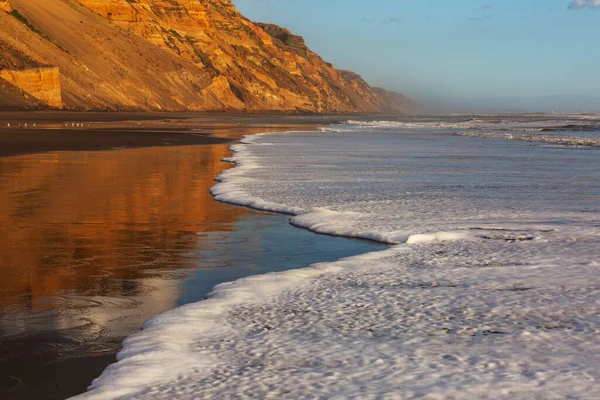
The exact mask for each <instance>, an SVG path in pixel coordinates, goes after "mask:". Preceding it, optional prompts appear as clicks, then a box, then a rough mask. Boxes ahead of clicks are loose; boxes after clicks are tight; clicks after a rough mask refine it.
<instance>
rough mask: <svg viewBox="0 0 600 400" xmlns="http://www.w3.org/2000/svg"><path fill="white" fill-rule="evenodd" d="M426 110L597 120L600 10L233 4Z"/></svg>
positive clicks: (512, 0)
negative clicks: (576, 114) (574, 115)
mask: <svg viewBox="0 0 600 400" xmlns="http://www.w3.org/2000/svg"><path fill="white" fill-rule="evenodd" d="M233 2H234V4H235V5H236V6H237V7H238V9H239V10H240V11H241V12H242V13H243V14H244V15H245V16H247V17H248V18H250V19H251V20H253V21H259V22H271V23H276V24H278V25H281V26H284V27H286V28H289V29H290V30H292V32H293V33H295V34H298V35H301V36H303V37H304V38H305V40H306V42H307V44H308V46H309V47H310V48H311V49H312V50H313V51H316V52H317V53H319V54H320V55H321V56H322V57H323V58H324V59H325V60H327V61H330V62H332V63H333V64H334V65H335V66H336V67H337V68H340V69H349V70H352V71H354V72H357V73H359V74H361V75H362V76H363V77H364V78H365V79H366V80H367V81H368V82H369V83H370V84H371V85H374V86H382V87H385V88H388V89H393V90H397V91H400V92H402V93H405V94H407V95H409V96H411V97H413V98H415V99H417V100H419V101H421V102H423V103H425V104H428V105H434V106H437V105H440V106H441V105H444V106H446V105H448V106H451V107H457V108H461V107H462V108H470V107H471V108H473V107H475V108H488V109H494V108H496V109H527V110H537V109H539V110H540V111H547V110H555V111H563V110H564V111H574V110H582V111H583V110H585V111H592V110H596V111H600V46H599V44H598V40H599V38H600V0H369V1H365V0H302V1H298V0H233Z"/></svg>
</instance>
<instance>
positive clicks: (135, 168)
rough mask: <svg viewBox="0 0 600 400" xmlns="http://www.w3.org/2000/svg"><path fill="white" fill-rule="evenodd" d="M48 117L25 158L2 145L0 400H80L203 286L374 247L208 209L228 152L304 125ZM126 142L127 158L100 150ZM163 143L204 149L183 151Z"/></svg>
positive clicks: (220, 207)
mask: <svg viewBox="0 0 600 400" xmlns="http://www.w3.org/2000/svg"><path fill="white" fill-rule="evenodd" d="M58 114H60V117H56V119H52V118H48V117H47V116H44V118H45V120H42V119H38V120H37V121H38V122H36V125H43V128H39V127H38V128H39V129H36V130H32V131H33V132H31V133H30V136H29V138H30V139H29V140H24V139H23V140H22V142H23V143H25V144H26V145H27V146H29V147H27V148H23V147H21V148H20V149H18V148H17V147H10V146H8V147H6V148H5V147H4V146H3V144H5V143H10V140H9V139H10V136H11V135H9V134H6V135H4V136H3V135H0V137H4V139H0V141H2V142H1V143H0V148H2V149H3V151H5V152H6V153H5V154H11V156H9V157H0V276H2V280H0V398H2V399H33V398H35V399H63V398H66V397H69V396H71V395H75V394H78V393H80V392H83V391H84V390H85V388H86V387H87V386H88V385H89V383H90V382H91V380H92V379H93V378H95V377H97V376H98V375H99V374H100V372H101V371H102V370H103V369H104V368H105V367H106V366H107V365H108V364H110V363H111V362H113V361H114V359H115V354H116V353H117V352H118V350H119V348H120V344H121V342H122V340H123V339H124V337H126V336H127V335H129V334H131V333H134V332H135V331H137V330H138V329H139V328H140V327H141V325H142V323H143V322H144V321H145V320H147V319H148V318H150V317H151V316H153V315H156V314H158V313H161V312H163V311H166V310H168V309H172V308H174V307H176V306H179V305H182V304H186V303H189V302H195V301H199V300H201V299H202V298H203V297H204V296H205V294H206V293H208V292H209V291H210V289H211V288H212V287H213V286H214V285H215V284H218V283H220V282H224V281H230V280H233V279H237V278H241V277H243V276H247V275H251V274H256V273H265V272H269V271H277V270H281V269H287V268H298V267H302V266H306V265H308V264H311V263H313V262H318V261H327V260H335V259H338V258H341V257H344V256H348V255H352V254H358V253H362V252H366V251H370V250H372V249H373V248H375V247H377V246H379V245H377V244H372V243H366V242H356V241H351V240H346V239H339V238H330V237H327V236H318V235H314V234H311V233H309V232H306V231H303V230H299V229H296V228H293V227H291V226H289V224H288V223H287V218H286V217H285V216H280V215H273V214H265V213H258V212H255V211H252V210H248V209H244V208H240V207H235V206H230V205H227V204H222V203H217V202H215V201H214V200H213V199H212V197H211V196H210V194H209V192H208V189H209V188H210V187H211V186H212V185H213V184H214V181H213V179H214V177H215V176H216V175H217V174H218V173H219V172H220V171H221V170H222V169H224V168H229V167H230V165H229V164H225V163H223V162H221V161H220V160H221V158H223V157H227V156H229V151H228V147H229V146H230V143H229V141H231V140H235V139H237V138H239V137H240V135H241V134H248V133H257V132H264V131H270V130H273V131H281V130H283V129H290V130H297V129H300V128H301V129H311V127H314V125H312V124H314V123H315V118H314V117H310V118H302V117H294V118H289V119H288V118H283V117H277V118H276V119H269V118H265V117H261V118H254V117H252V118H249V117H246V116H241V117H239V119H235V118H230V119H227V120H223V118H222V117H208V116H203V117H202V118H200V119H198V118H196V119H190V118H187V116H186V117H185V118H184V117H182V118H177V119H173V120H168V121H165V120H164V118H163V117H164V116H163V115H161V117H160V118H157V119H154V120H153V119H141V118H140V119H137V120H136V119H131V118H129V117H131V116H127V117H128V118H124V119H126V121H123V120H120V121H90V118H89V116H88V117H83V116H81V115H79V114H78V115H77V116H79V117H81V120H82V121H85V122H83V123H84V124H89V125H91V126H92V127H91V128H90V127H88V126H86V125H84V126H83V127H82V128H84V129H70V128H68V129H64V124H66V123H68V124H71V123H74V122H70V121H69V120H68V119H66V118H64V115H65V114H62V113H58ZM111 116H112V115H111ZM9 117H10V118H12V120H13V121H15V120H16V119H15V116H14V115H11V116H9ZM123 117H125V116H123ZM2 118H7V117H6V115H4V116H0V120H2ZM219 118H220V119H219ZM13 123H14V122H13ZM23 123H24V122H23ZM29 123H31V122H28V124H29ZM11 124H12V123H11ZM58 125H62V127H61V126H58ZM6 131H11V133H18V134H21V133H23V132H26V133H27V131H26V130H25V129H24V128H17V129H11V130H9V129H6ZM111 133H112V134H114V136H111ZM190 133H192V134H190ZM47 134H57V135H59V136H60V135H61V134H62V135H64V136H65V137H69V138H71V139H69V140H74V139H73V138H77V140H82V139H80V138H82V137H89V138H90V139H89V141H87V142H85V143H84V144H82V145H81V146H82V147H80V148H79V150H78V151H50V150H53V149H54V150H57V148H56V147H48V146H50V145H54V144H55V143H54V142H53V141H47V142H44V143H45V144H44V145H42V144H38V143H37V142H38V140H37V139H35V138H37V137H39V136H41V135H47ZM196 134H201V135H202V136H196ZM84 135H89V136H84ZM100 136H106V137H102V138H99V137H100ZM24 137H25V136H23V138H24ZM48 137H51V136H48ZM124 137H130V138H131V139H130V140H131V142H130V143H129V144H127V146H119V145H116V146H115V145H114V143H115V142H103V141H104V140H109V139H108V138H110V140H113V138H118V140H122V139H123V138H124ZM165 137H168V138H172V137H177V138H179V137H181V140H188V139H186V138H187V137H189V138H193V140H196V139H197V138H201V139H203V140H205V139H207V138H211V140H212V139H215V142H213V143H212V144H207V142H206V141H204V142H202V143H204V145H200V146H196V145H185V146H182V145H176V144H173V143H170V142H169V143H166V144H165V142H164V140H165ZM65 140H67V139H65ZM190 140H192V139H190ZM32 141H34V142H33V143H31V142H32ZM98 141H100V143H98ZM59 142H60V141H59ZM67 142H68V140H67ZM119 143H122V142H119ZM195 143H196V142H195ZM59 144H61V145H62V144H63V143H59ZM106 145H110V148H114V147H127V148H126V149H121V150H119V151H103V147H102V146H106ZM144 146H148V147H147V148H142V147H144ZM138 147H139V148H138ZM7 148H8V149H9V150H10V151H9V150H7ZM60 149H61V150H73V149H69V148H67V147H66V146H65V147H62V148H60ZM17 150H19V151H21V152H24V153H27V154H21V155H17Z"/></svg>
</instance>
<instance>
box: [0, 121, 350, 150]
mask: <svg viewBox="0 0 600 400" xmlns="http://www.w3.org/2000/svg"><path fill="white" fill-rule="evenodd" d="M348 118H350V116H346V117H344V116H341V115H329V116H317V115H294V114H291V115H286V114H222V113H221V114H219V113H202V114H199V113H150V112H124V113H116V112H80V113H77V112H49V111H34V112H22V111H20V112H0V157H1V156H11V155H18V154H31V153H41V152H53V151H98V150H112V149H123V148H140V147H155V146H186V145H202V144H217V143H226V142H228V141H230V140H231V139H232V138H235V137H236V136H235V135H231V133H232V132H234V131H235V130H236V128H239V130H240V132H242V131H243V132H244V133H257V132H266V131H285V130H293V129H294V127H296V128H297V127H298V126H299V127H301V129H303V130H310V129H314V128H315V127H316V126H317V125H322V124H328V123H333V122H336V121H339V120H345V119H348ZM354 118H356V116H354ZM223 132H226V133H229V134H225V135H223V134H222V133H223ZM238 136H239V135H238Z"/></svg>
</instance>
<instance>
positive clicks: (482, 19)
mask: <svg viewBox="0 0 600 400" xmlns="http://www.w3.org/2000/svg"><path fill="white" fill-rule="evenodd" d="M491 18H492V16H491V15H482V16H481V17H471V18H468V20H469V21H471V22H481V21H485V20H486V19H491Z"/></svg>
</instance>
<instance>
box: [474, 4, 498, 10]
mask: <svg viewBox="0 0 600 400" xmlns="http://www.w3.org/2000/svg"><path fill="white" fill-rule="evenodd" d="M492 8H494V5H493V4H484V5H482V6H481V7H477V8H476V9H475V10H473V11H487V10H491V9H492Z"/></svg>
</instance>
